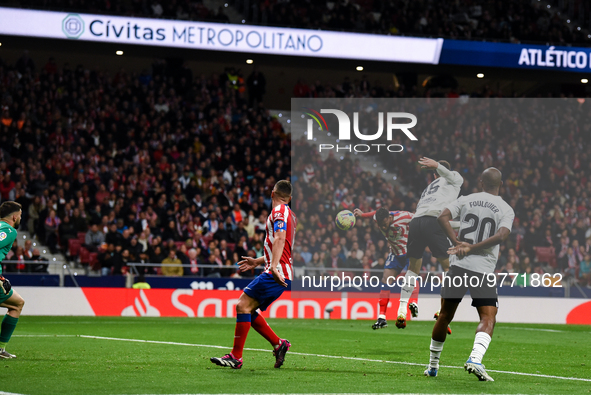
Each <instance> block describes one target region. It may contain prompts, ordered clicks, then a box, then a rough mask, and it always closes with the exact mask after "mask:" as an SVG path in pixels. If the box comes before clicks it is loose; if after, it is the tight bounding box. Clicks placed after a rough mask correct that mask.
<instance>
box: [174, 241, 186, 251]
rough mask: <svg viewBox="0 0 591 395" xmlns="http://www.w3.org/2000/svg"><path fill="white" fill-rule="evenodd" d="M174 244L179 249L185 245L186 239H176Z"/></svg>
mask: <svg viewBox="0 0 591 395" xmlns="http://www.w3.org/2000/svg"><path fill="white" fill-rule="evenodd" d="M174 245H175V246H176V249H177V250H180V249H181V247H182V246H184V245H185V242H184V241H175V242H174Z"/></svg>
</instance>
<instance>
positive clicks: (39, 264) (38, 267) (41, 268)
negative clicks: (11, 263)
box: [27, 248, 49, 273]
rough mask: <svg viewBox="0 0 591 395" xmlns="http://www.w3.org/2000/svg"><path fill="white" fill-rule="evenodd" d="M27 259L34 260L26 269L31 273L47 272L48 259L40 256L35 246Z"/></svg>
mask: <svg viewBox="0 0 591 395" xmlns="http://www.w3.org/2000/svg"><path fill="white" fill-rule="evenodd" d="M29 260H31V261H33V262H35V263H31V264H28V265H27V271H28V272H32V273H47V268H48V267H49V260H48V259H47V258H44V257H42V256H41V253H40V252H39V250H38V249H37V248H34V249H33V253H32V255H31V257H30V258H29Z"/></svg>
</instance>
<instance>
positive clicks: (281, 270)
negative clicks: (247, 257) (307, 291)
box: [264, 203, 297, 280]
mask: <svg viewBox="0 0 591 395" xmlns="http://www.w3.org/2000/svg"><path fill="white" fill-rule="evenodd" d="M296 226H297V220H296V217H295V214H294V213H293V211H291V209H290V208H289V206H288V205H287V204H286V203H281V204H278V205H277V206H275V207H273V211H271V214H269V216H268V217H267V223H266V231H267V236H266V237H265V245H264V252H265V253H264V258H265V273H270V274H273V273H272V268H273V267H272V263H273V242H275V240H276V239H277V238H278V237H279V238H281V239H284V240H285V248H283V252H282V253H281V254H280V255H281V256H280V258H279V264H278V265H277V271H278V274H279V275H280V276H283V278H285V279H286V280H292V279H293V269H292V266H291V265H292V260H291V249H292V246H293V242H294V237H295V228H296Z"/></svg>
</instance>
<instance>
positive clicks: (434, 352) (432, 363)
mask: <svg viewBox="0 0 591 395" xmlns="http://www.w3.org/2000/svg"><path fill="white" fill-rule="evenodd" d="M429 350H431V359H430V360H429V367H430V368H433V369H439V357H440V356H441V351H442V350H443V342H438V341H436V340H433V339H431V347H429Z"/></svg>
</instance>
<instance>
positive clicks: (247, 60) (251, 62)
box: [246, 59, 254, 64]
mask: <svg viewBox="0 0 591 395" xmlns="http://www.w3.org/2000/svg"><path fill="white" fill-rule="evenodd" d="M253 63H254V60H252V59H246V64H253Z"/></svg>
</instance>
